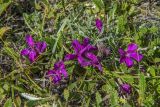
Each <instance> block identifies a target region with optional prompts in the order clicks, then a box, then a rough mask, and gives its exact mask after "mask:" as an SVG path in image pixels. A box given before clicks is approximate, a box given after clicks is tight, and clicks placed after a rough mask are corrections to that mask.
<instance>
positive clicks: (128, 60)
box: [21, 19, 143, 94]
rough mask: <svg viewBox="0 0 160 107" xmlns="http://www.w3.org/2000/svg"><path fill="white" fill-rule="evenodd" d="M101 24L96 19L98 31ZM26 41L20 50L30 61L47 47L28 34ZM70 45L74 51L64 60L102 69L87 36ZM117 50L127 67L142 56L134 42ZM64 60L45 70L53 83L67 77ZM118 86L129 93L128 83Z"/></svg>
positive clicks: (95, 48)
mask: <svg viewBox="0 0 160 107" xmlns="http://www.w3.org/2000/svg"><path fill="white" fill-rule="evenodd" d="M102 26H103V23H102V21H101V20H100V19H96V27H97V29H98V30H99V32H101V31H102ZM26 43H27V45H28V47H27V48H25V49H23V50H22V51H21V55H22V56H27V57H28V59H29V60H30V62H33V61H35V59H36V58H37V57H38V55H39V54H41V53H43V52H44V51H45V49H46V48H47V44H46V42H35V41H34V40H33V38H32V36H30V35H27V36H26ZM72 47H73V49H74V53H72V54H67V55H65V58H64V61H69V60H77V61H78V63H79V64H80V65H81V67H87V66H92V67H94V68H97V69H98V70H99V71H101V72H102V71H103V69H102V65H101V63H100V61H99V58H98V57H97V55H96V54H95V53H96V52H97V50H98V49H97V47H95V46H93V45H91V44H90V39H89V38H84V40H83V42H82V43H80V42H79V41H78V40H73V41H72ZM118 51H119V54H120V63H125V64H126V66H127V67H128V68H130V67H132V66H133V65H134V60H135V61H137V62H140V61H141V60H142V58H143V55H142V54H139V53H138V46H137V44H135V43H130V44H128V48H127V50H126V51H124V50H123V49H122V48H119V50H118ZM64 61H62V60H61V61H58V62H56V63H55V64H54V68H53V69H52V70H49V71H48V72H47V77H48V78H50V80H51V81H52V82H53V83H54V84H57V83H59V82H60V81H61V80H62V79H63V78H67V77H68V73H67V70H66V68H65V64H64ZM120 87H121V90H122V91H123V92H125V93H128V94H129V93H130V92H131V86H130V85H129V84H122V85H121V86H120Z"/></svg>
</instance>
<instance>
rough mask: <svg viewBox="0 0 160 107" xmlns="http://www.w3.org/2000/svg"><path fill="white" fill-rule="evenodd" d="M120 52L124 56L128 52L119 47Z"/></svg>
mask: <svg viewBox="0 0 160 107" xmlns="http://www.w3.org/2000/svg"><path fill="white" fill-rule="evenodd" d="M118 52H119V54H120V55H121V56H124V55H125V53H126V52H125V51H124V50H123V49H122V48H120V49H118Z"/></svg>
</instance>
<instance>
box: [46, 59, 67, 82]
mask: <svg viewBox="0 0 160 107" xmlns="http://www.w3.org/2000/svg"><path fill="white" fill-rule="evenodd" d="M62 76H63V77H64V78H67V76H68V74H67V71H66V68H65V65H64V62H63V61H59V62H57V63H55V64H54V69H53V70H49V71H48V72H47V77H49V78H50V79H51V81H52V82H54V83H55V84H57V83H59V81H61V80H62Z"/></svg>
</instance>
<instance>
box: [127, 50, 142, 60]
mask: <svg viewBox="0 0 160 107" xmlns="http://www.w3.org/2000/svg"><path fill="white" fill-rule="evenodd" d="M130 57H131V58H133V59H135V60H136V61H138V62H140V61H141V60H142V58H143V55H142V54H139V53H137V52H133V53H130Z"/></svg>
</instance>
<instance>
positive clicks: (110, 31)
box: [0, 0, 160, 107]
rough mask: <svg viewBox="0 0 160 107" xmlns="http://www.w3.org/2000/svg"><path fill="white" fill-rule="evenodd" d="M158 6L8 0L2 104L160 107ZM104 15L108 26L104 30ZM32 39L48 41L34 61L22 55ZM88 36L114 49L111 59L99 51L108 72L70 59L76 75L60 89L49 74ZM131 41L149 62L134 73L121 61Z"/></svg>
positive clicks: (2, 25) (1, 31)
mask: <svg viewBox="0 0 160 107" xmlns="http://www.w3.org/2000/svg"><path fill="white" fill-rule="evenodd" d="M151 2H152V3H149V2H147V1H142V0H91V1H88V0H71V1H69V0H61V1H58V2H56V0H35V1H32V0H22V1H21V0H0V16H1V18H0V106H4V107H12V106H16V107H22V106H25V107H38V106H44V107H50V106H57V107H59V106H60V107H64V106H65V107H67V106H76V107H77V106H84V107H91V106H93V107H109V106H111V107H121V106H122V107H132V106H133V107H134V106H135V107H139V106H147V107H152V106H154V107H158V106H160V101H159V99H160V79H159V78H160V76H159V75H160V57H159V55H160V29H159V28H160V26H159V24H160V23H159V19H158V17H160V15H159V7H158V6H157V5H156V4H157V3H158V2H157V3H156V1H155V3H154V2H153V1H151ZM151 7H154V9H152V8H151ZM96 18H99V19H101V20H102V22H103V30H102V32H101V33H99V32H98V30H97V28H96V26H95V20H96ZM26 34H31V35H33V38H34V39H35V41H46V43H47V49H46V51H45V52H44V53H42V54H40V55H39V57H38V58H37V59H36V61H35V62H34V63H30V62H29V61H28V60H27V58H24V57H23V58H22V56H21V55H20V52H21V50H22V49H24V48H25V47H27V46H26V43H25V39H24V38H25V35H26ZM84 37H88V38H90V40H91V44H93V45H96V46H98V43H99V42H101V43H102V44H104V45H105V46H106V47H107V48H108V49H110V54H109V55H106V56H105V55H102V54H98V55H99V58H100V59H101V63H102V65H103V69H104V70H103V72H99V71H98V70H97V69H94V68H93V67H84V68H82V67H81V66H79V64H78V63H77V61H68V62H65V65H66V69H67V72H68V75H69V76H68V78H67V79H62V81H61V82H60V83H59V84H53V83H52V81H50V80H49V79H48V78H46V73H47V71H48V70H49V69H53V65H54V63H55V62H57V61H59V60H63V59H64V56H65V55H66V54H71V53H74V50H73V47H72V46H71V44H72V40H74V39H78V40H79V41H82V40H83V38H84ZM131 42H134V43H136V44H138V46H139V49H138V51H139V52H140V53H141V54H143V56H144V57H143V60H142V61H141V62H139V63H138V62H136V61H135V62H134V63H135V65H134V67H132V68H127V67H126V65H125V64H120V63H119V57H120V56H119V53H118V49H119V48H123V49H125V48H127V45H128V44H129V43H131ZM100 49H101V48H100ZM99 52H100V50H99ZM123 83H127V84H129V85H131V93H130V94H127V93H125V92H123V91H122V89H121V87H120V85H121V84H123Z"/></svg>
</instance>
